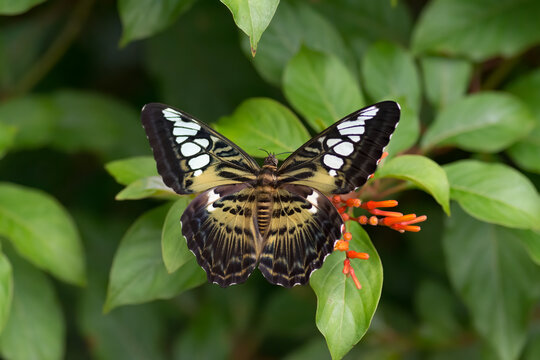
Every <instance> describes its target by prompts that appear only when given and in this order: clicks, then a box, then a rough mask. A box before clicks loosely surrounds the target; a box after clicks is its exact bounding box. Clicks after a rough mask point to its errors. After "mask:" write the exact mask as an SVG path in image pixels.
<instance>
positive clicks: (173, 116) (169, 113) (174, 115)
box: [161, 108, 180, 121]
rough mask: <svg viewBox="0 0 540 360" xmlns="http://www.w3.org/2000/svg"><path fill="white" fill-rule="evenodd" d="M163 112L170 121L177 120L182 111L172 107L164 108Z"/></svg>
mask: <svg viewBox="0 0 540 360" xmlns="http://www.w3.org/2000/svg"><path fill="white" fill-rule="evenodd" d="M161 112H162V113H163V116H165V119H167V120H170V121H176V120H178V119H179V118H180V113H179V112H178V111H176V110H173V109H171V108H166V109H163V110H162V111H161Z"/></svg>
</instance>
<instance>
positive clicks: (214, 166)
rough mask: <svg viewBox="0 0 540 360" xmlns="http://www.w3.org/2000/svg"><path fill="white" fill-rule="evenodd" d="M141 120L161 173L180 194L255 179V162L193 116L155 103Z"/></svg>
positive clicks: (150, 105) (147, 109) (146, 108)
mask: <svg viewBox="0 0 540 360" xmlns="http://www.w3.org/2000/svg"><path fill="white" fill-rule="evenodd" d="M141 118H142V123H143V127H144V129H145V131H146V134H147V136H148V139H149V141H150V146H151V147H152V150H153V152H154V158H155V159H156V163H157V169H158V172H159V174H160V175H161V177H162V178H163V181H164V182H165V185H167V186H169V187H170V188H172V189H173V190H174V191H176V192H177V193H179V194H191V193H196V192H201V191H205V190H207V189H210V188H212V187H215V186H219V185H224V184H234V183H242V182H249V181H254V180H255V178H256V176H257V173H258V172H259V166H258V165H257V163H256V162H255V160H253V159H252V158H251V157H250V156H249V155H248V154H246V153H245V152H244V151H242V150H241V149H240V148H239V147H237V146H236V145H234V144H233V143H232V142H231V141H230V140H228V139H227V138H225V137H224V136H223V135H221V134H219V133H217V132H216V131H214V130H212V129H211V128H210V127H208V126H207V125H205V124H204V123H202V122H200V121H198V120H196V119H195V118H193V117H192V116H191V115H189V114H186V113H184V112H182V111H180V110H177V109H173V108H171V107H170V106H167V105H163V104H158V103H151V104H147V105H145V106H144V107H143V109H142V112H141Z"/></svg>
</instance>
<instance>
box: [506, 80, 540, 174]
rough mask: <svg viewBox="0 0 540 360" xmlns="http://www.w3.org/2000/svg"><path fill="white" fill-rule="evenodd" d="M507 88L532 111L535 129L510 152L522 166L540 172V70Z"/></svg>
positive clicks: (513, 146) (509, 150) (511, 148)
mask: <svg viewBox="0 0 540 360" xmlns="http://www.w3.org/2000/svg"><path fill="white" fill-rule="evenodd" d="M507 90H508V91H509V92H510V93H512V94H514V95H515V96H517V97H519V98H520V99H521V100H522V101H523V102H525V104H526V105H527V107H528V108H529V109H530V110H531V111H532V114H533V115H534V118H535V120H536V121H535V126H534V129H533V130H532V131H531V132H530V133H529V134H528V135H527V136H526V137H525V138H523V139H521V140H520V141H518V142H517V143H515V144H514V145H512V146H511V147H510V148H509V149H508V154H509V155H510V157H511V158H512V160H514V161H515V162H516V163H517V164H518V165H519V166H520V167H521V168H523V169H525V170H528V171H534V172H536V173H540V161H538V159H540V70H535V71H533V72H531V73H528V74H526V75H524V76H522V77H521V78H519V79H517V80H516V81H514V82H512V83H511V84H510V85H509V86H508V87H507Z"/></svg>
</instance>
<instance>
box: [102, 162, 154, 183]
mask: <svg viewBox="0 0 540 360" xmlns="http://www.w3.org/2000/svg"><path fill="white" fill-rule="evenodd" d="M105 169H106V170H107V172H108V173H109V174H111V176H112V177H113V178H114V180H116V181H117V182H118V183H119V184H122V185H129V184H131V183H132V182H134V181H135V180H139V179H143V178H146V177H150V176H158V173H157V170H156V161H155V160H154V158H153V157H152V156H136V157H131V158H127V159H122V160H115V161H111V162H109V163H107V164H105Z"/></svg>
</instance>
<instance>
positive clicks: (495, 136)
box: [422, 92, 534, 152]
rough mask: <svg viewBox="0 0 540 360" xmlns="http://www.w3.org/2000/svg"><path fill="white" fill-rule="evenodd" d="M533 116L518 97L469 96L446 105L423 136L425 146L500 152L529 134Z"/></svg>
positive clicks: (480, 94) (486, 94) (505, 95)
mask: <svg viewBox="0 0 540 360" xmlns="http://www.w3.org/2000/svg"><path fill="white" fill-rule="evenodd" d="M533 126H534V119H533V117H532V115H531V113H530V111H529V109H528V108H527V106H525V104H524V103H523V102H522V101H520V100H519V99H518V98H516V97H514V96H512V95H509V94H505V93H496V92H485V93H479V94H476V95H471V96H468V97H466V98H464V99H462V100H459V101H457V102H455V103H454V104H453V105H452V106H449V107H447V108H444V109H443V110H442V111H441V112H440V113H439V114H438V116H437V118H436V119H435V121H434V122H433V124H431V126H430V127H429V128H428V130H427V131H426V133H425V135H424V137H423V138H422V147H423V148H424V149H429V148H432V147H434V146H443V145H455V146H457V147H459V148H461V149H464V150H468V151H482V152H498V151H500V150H503V149H505V148H507V147H508V146H510V145H511V144H513V143H514V142H516V141H518V140H519V139H521V138H523V137H524V136H526V135H527V134H528V133H529V131H531V129H532V128H533Z"/></svg>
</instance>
